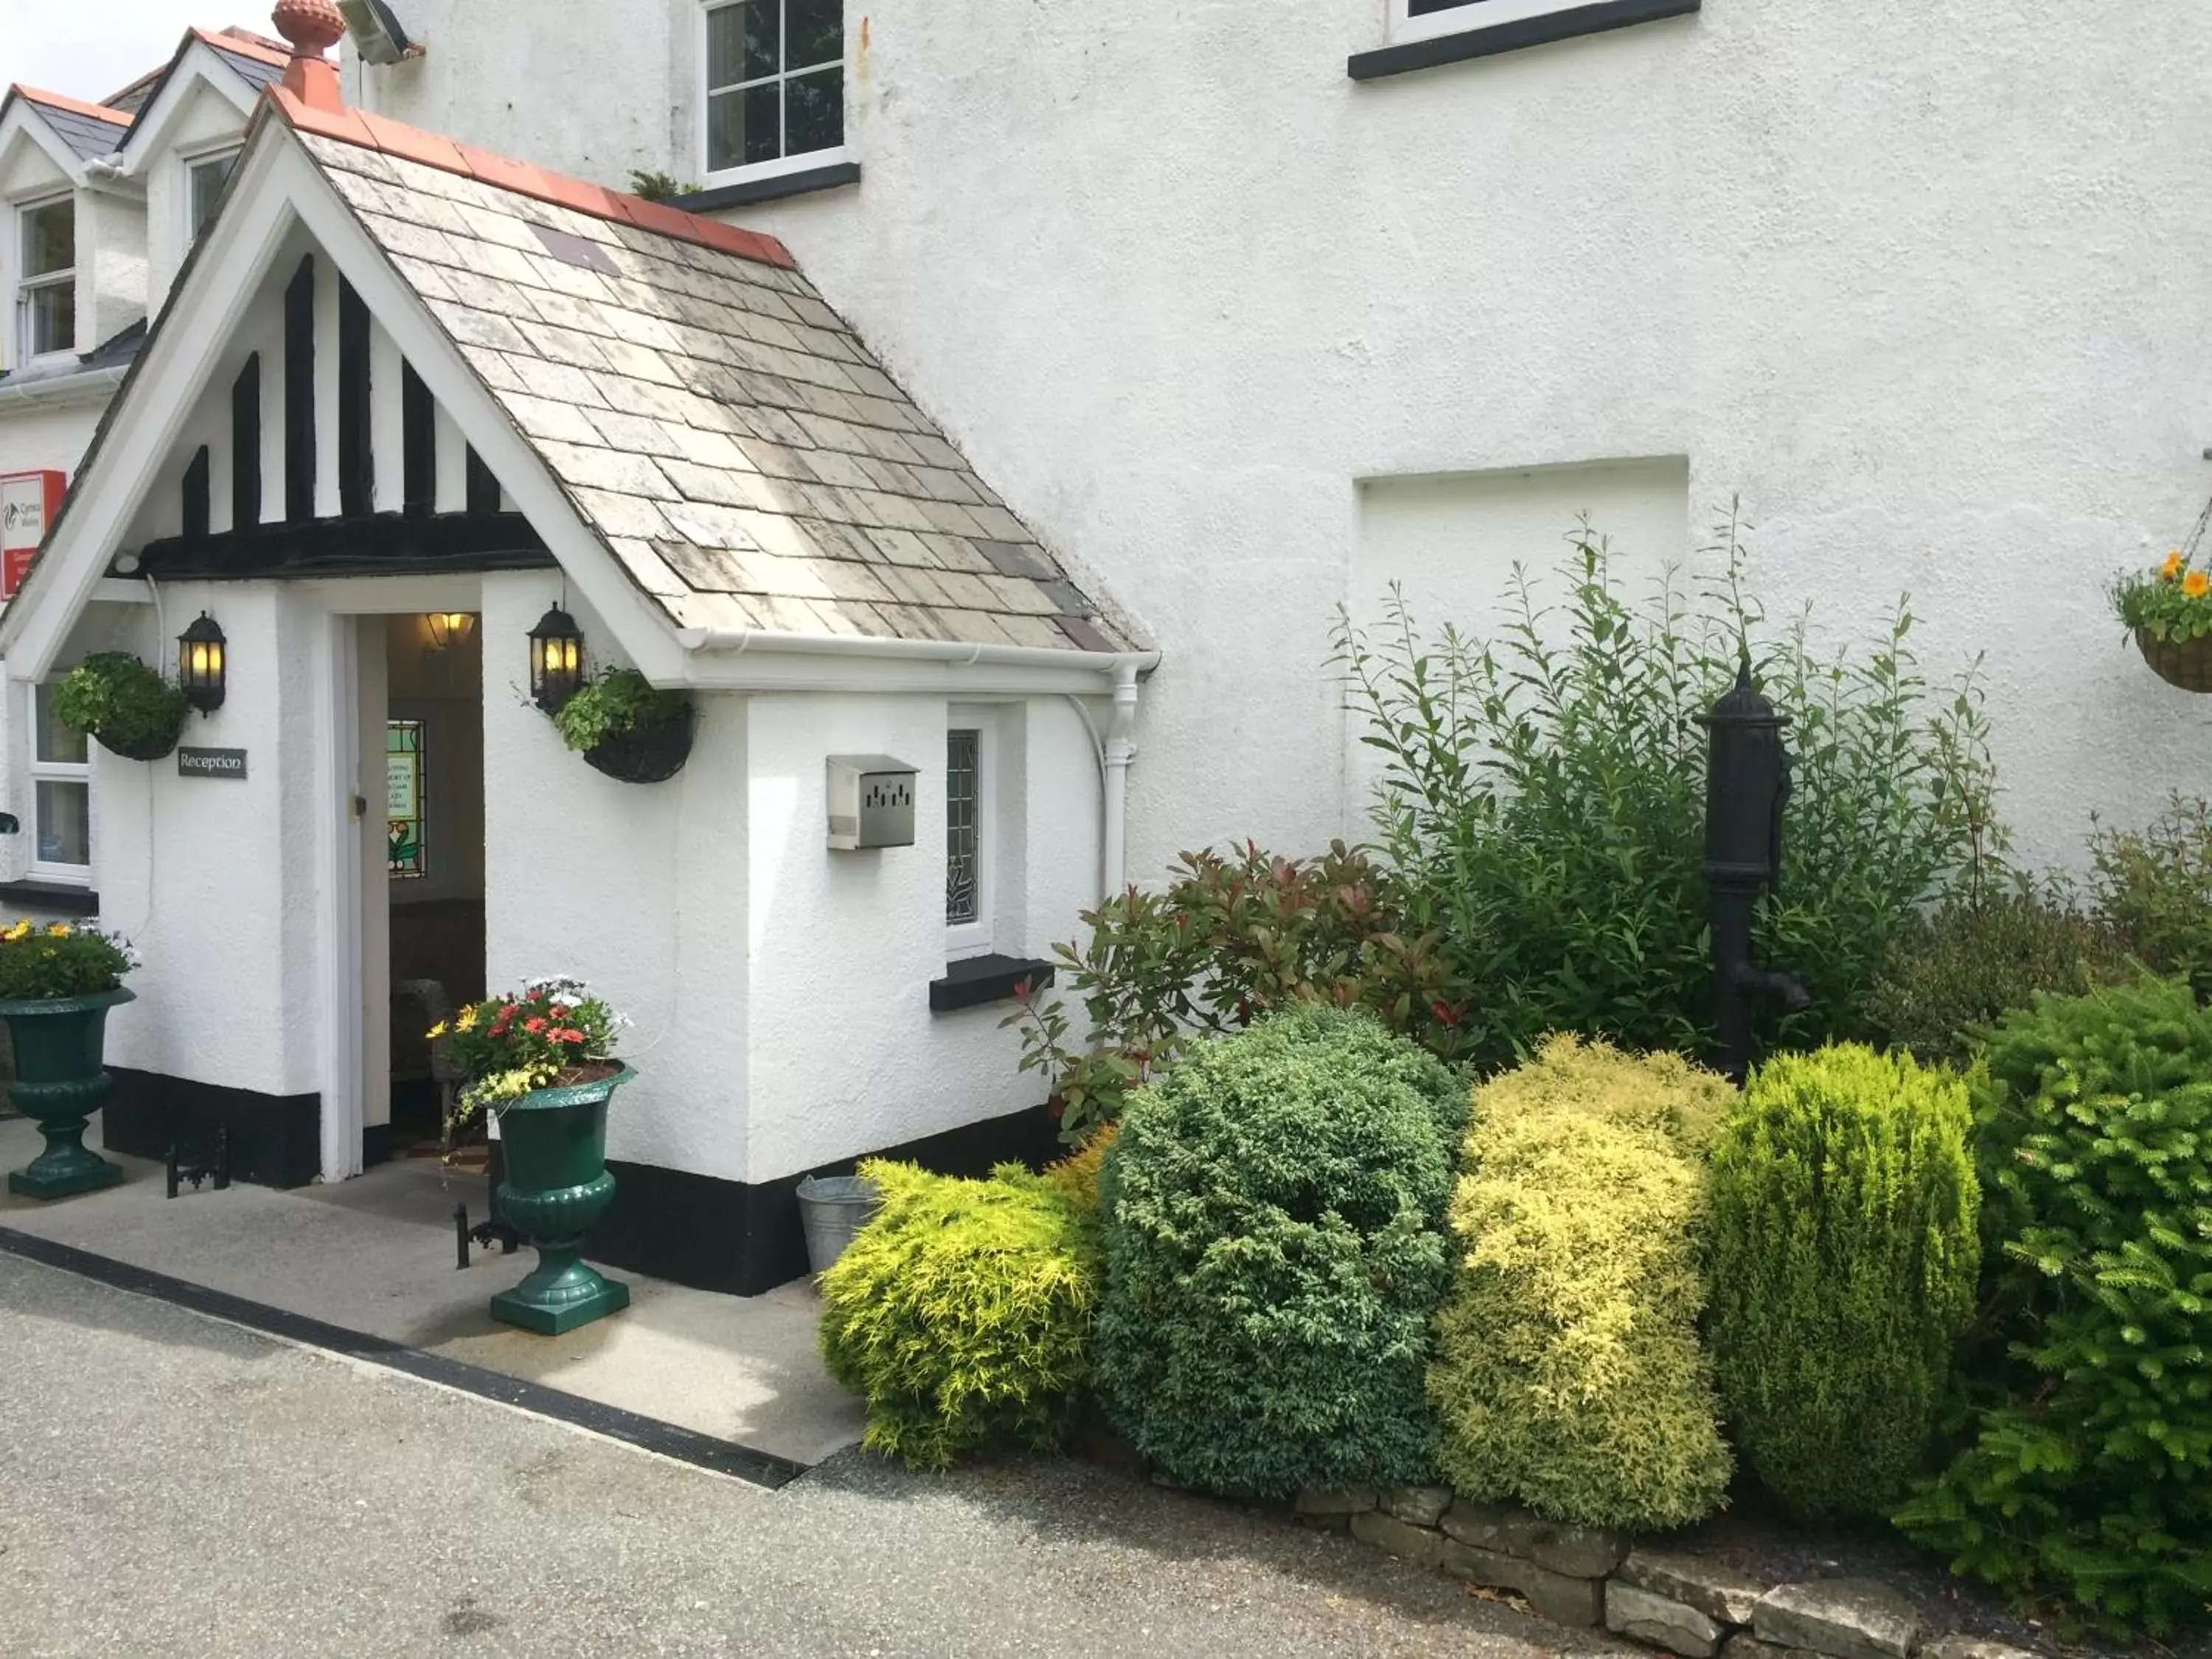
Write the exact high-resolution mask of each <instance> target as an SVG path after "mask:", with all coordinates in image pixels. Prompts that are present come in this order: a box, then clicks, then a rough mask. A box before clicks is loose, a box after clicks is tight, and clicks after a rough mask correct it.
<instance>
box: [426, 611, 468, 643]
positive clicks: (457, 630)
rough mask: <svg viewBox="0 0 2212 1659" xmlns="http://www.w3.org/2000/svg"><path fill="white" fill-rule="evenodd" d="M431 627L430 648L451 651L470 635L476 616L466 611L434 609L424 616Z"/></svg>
mask: <svg viewBox="0 0 2212 1659" xmlns="http://www.w3.org/2000/svg"><path fill="white" fill-rule="evenodd" d="M422 621H423V622H424V623H425V624H426V625H427V626H428V628H429V629H430V648H431V649H432V650H433V651H450V650H452V649H453V647H455V646H457V645H459V644H460V643H461V642H462V641H465V640H466V639H467V638H468V636H469V629H471V628H472V627H474V626H475V625H476V618H475V617H471V615H470V614H469V613H468V612H467V611H432V612H430V614H429V615H428V616H427V617H423V618H422Z"/></svg>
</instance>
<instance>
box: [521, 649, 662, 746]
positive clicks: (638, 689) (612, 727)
mask: <svg viewBox="0 0 2212 1659" xmlns="http://www.w3.org/2000/svg"><path fill="white" fill-rule="evenodd" d="M690 707H691V701H690V698H689V697H688V696H685V695H684V693H683V692H681V691H662V690H657V689H656V688H655V687H654V686H653V684H652V682H650V681H649V680H647V678H645V676H644V675H642V674H641V673H639V672H638V671H637V670H635V668H610V669H608V670H606V671H605V672H603V673H601V674H599V675H597V676H596V677H594V678H592V679H590V680H587V681H586V682H585V684H583V685H581V686H580V687H579V688H578V689H577V691H576V694H575V696H572V697H570V698H569V699H568V702H564V703H562V705H561V709H560V712H559V713H558V714H555V715H554V716H553V725H554V727H555V729H556V730H557V731H558V732H560V733H561V741H562V742H563V743H565V744H568V747H569V748H571V749H575V750H584V749H596V748H598V747H599V744H602V743H605V741H606V740H607V739H608V738H615V737H619V736H621V735H622V734H623V732H632V731H635V730H636V729H637V728H638V727H640V726H659V725H663V724H665V722H667V721H670V720H682V719H683V718H684V716H685V714H688V713H689V712H690Z"/></svg>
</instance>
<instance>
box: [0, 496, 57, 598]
mask: <svg viewBox="0 0 2212 1659" xmlns="http://www.w3.org/2000/svg"><path fill="white" fill-rule="evenodd" d="M61 510H62V475H61V474H60V473H58V472H52V471H42V472H8V473H0V599H14V598H15V590H16V589H17V588H19V587H21V586H22V585H23V577H24V575H25V574H26V573H27V572H28V571H29V569H30V568H31V561H32V560H33V558H35V557H36V556H38V551H39V544H40V542H41V541H43V540H44V539H45V538H46V526H49V525H51V524H52V523H53V521H54V514H55V513H58V512H60V511H61Z"/></svg>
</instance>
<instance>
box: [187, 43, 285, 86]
mask: <svg viewBox="0 0 2212 1659" xmlns="http://www.w3.org/2000/svg"><path fill="white" fill-rule="evenodd" d="M192 33H194V34H195V35H197V37H198V38H199V39H200V40H203V41H204V42H205V43H206V44H207V45H209V46H212V47H214V48H215V49H216V52H219V53H220V54H221V55H222V61H223V62H224V63H226V64H229V65H230V67H231V68H233V69H234V70H237V71H238V72H239V74H240V76H242V77H244V79H245V82H246V85H247V86H249V87H252V88H253V89H254V90H255V91H256V92H258V91H260V90H261V89H262V88H264V87H271V86H274V85H276V82H279V81H281V80H283V78H284V64H285V61H286V58H287V52H286V49H285V47H284V45H283V42H282V41H277V40H265V39H264V38H263V37H262V36H260V35H258V34H248V33H246V32H245V31H244V30H243V29H235V28H229V29H220V30H218V29H194V30H193V31H192Z"/></svg>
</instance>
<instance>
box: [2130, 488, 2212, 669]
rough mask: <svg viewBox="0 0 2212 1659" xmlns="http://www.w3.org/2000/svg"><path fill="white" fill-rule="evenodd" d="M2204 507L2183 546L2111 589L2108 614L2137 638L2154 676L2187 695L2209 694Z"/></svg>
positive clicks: (2211, 519) (2210, 605) (2211, 517)
mask: <svg viewBox="0 0 2212 1659" xmlns="http://www.w3.org/2000/svg"><path fill="white" fill-rule="evenodd" d="M2208 526H2212V504H2208V505H2207V506H2206V507H2205V509H2204V511H2203V514H2201V515H2200V516H2199V517H2198V519H2197V528H2196V529H2195V530H2193V531H2192V532H2190V537H2189V540H2188V543H2187V544H2186V545H2185V546H2182V547H2177V548H2175V549H2174V550H2172V552H2170V553H2168V554H2167V555H2166V558H2165V560H2164V561H2163V562H2161V563H2160V565H2159V566H2158V568H2156V569H2154V570H2148V571H2143V570H2130V571H2123V572H2122V573H2121V574H2119V575H2118V577H2116V578H2114V580H2113V582H2112V609H2113V610H2114V611H2117V612H2118V613H2119V618H2120V621H2121V622H2122V623H2125V624H2126V626H2127V628H2128V629H2129V631H2130V633H2132V634H2133V635H2135V640H2136V649H2138V650H2139V651H2141V652H2142V655H2143V660H2144V661H2145V662H2147V663H2148V664H2149V665H2151V669H2152V671H2153V672H2154V673H2156V674H2157V675H2158V677H2159V678H2160V679H2162V680H2164V681H2166V683H2167V684H2170V685H2178V686H2179V687H2180V688H2181V689H2182V690H2185V691H2212V571H2208V570H2207V569H2206V568H2204V567H2203V565H2201V564H2199V563H2198V562H2197V556H2198V554H2199V552H2200V551H2201V550H2203V545H2204V536H2205V531H2206V529H2207V527H2208Z"/></svg>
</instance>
